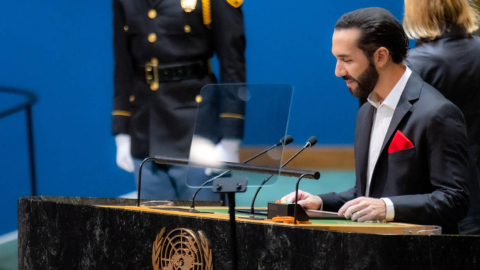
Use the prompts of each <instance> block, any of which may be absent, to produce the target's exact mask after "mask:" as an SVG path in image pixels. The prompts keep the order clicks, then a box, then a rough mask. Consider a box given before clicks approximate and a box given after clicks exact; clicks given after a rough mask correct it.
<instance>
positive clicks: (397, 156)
mask: <svg viewBox="0 0 480 270" xmlns="http://www.w3.org/2000/svg"><path fill="white" fill-rule="evenodd" d="M416 152H417V151H416V148H415V147H412V148H408V149H405V150H400V151H397V152H393V153H390V154H388V159H389V160H390V161H392V160H402V159H407V158H411V157H414V156H415V154H416Z"/></svg>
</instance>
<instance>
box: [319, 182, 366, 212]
mask: <svg viewBox="0 0 480 270" xmlns="http://www.w3.org/2000/svg"><path fill="white" fill-rule="evenodd" d="M318 196H320V198H321V199H322V201H323V210H324V211H334V212H337V211H338V210H339V209H340V208H341V207H342V206H343V205H344V204H345V203H346V202H348V201H350V200H353V199H355V198H357V188H356V187H353V188H351V189H349V190H347V191H344V192H341V193H335V192H331V193H325V194H321V195H318Z"/></svg>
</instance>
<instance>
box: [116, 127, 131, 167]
mask: <svg viewBox="0 0 480 270" xmlns="http://www.w3.org/2000/svg"><path fill="white" fill-rule="evenodd" d="M115 144H116V145H117V166H118V167H120V168H121V169H124V170H125V171H127V172H133V169H134V165H133V159H132V155H131V154H130V135H127V134H118V135H116V136H115Z"/></svg>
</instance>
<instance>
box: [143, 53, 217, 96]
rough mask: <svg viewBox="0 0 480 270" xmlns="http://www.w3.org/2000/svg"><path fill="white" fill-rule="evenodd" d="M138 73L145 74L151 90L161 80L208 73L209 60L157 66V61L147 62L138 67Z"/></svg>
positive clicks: (179, 78)
mask: <svg viewBox="0 0 480 270" xmlns="http://www.w3.org/2000/svg"><path fill="white" fill-rule="evenodd" d="M137 72H138V74H142V73H143V74H145V79H146V81H147V83H148V84H150V88H152V90H156V89H154V88H157V89H158V84H159V83H161V82H173V81H181V80H188V79H195V78H201V77H204V76H206V75H208V74H209V73H210V67H209V61H200V62H196V63H191V64H185V65H178V66H170V67H159V66H158V62H157V61H153V60H152V61H151V62H147V63H146V65H145V67H139V68H138V71H137Z"/></svg>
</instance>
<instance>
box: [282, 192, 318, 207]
mask: <svg viewBox="0 0 480 270" xmlns="http://www.w3.org/2000/svg"><path fill="white" fill-rule="evenodd" d="M281 201H287V202H295V191H294V192H292V193H290V194H288V195H286V196H284V197H283V198H282V199H281ZM297 203H298V204H300V205H301V206H302V207H303V208H305V209H310V210H318V209H320V207H322V204H323V201H322V199H321V198H320V197H318V196H315V195H312V194H310V193H308V192H305V191H301V190H299V191H298V202H297Z"/></svg>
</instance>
